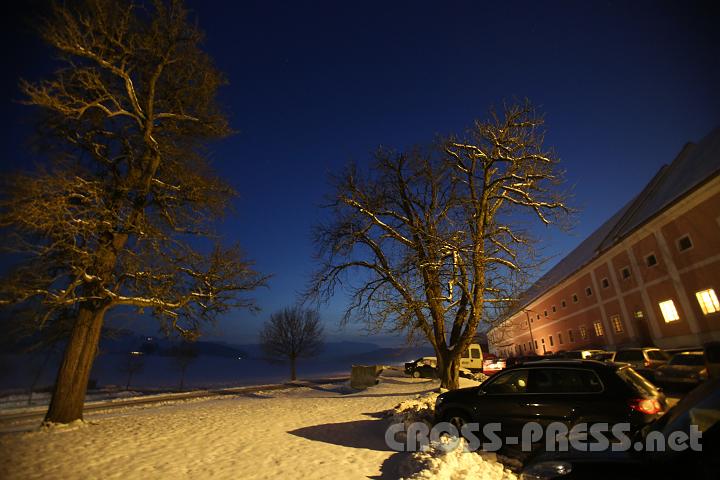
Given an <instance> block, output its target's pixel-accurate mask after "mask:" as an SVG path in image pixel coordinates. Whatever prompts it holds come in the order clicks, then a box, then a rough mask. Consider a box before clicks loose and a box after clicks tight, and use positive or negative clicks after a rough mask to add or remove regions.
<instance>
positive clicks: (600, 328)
mask: <svg viewBox="0 0 720 480" xmlns="http://www.w3.org/2000/svg"><path fill="white" fill-rule="evenodd" d="M593 326H594V327H595V336H596V337H602V336H603V335H604V334H605V331H604V330H603V326H602V323H600V322H595V323H594V324H593Z"/></svg>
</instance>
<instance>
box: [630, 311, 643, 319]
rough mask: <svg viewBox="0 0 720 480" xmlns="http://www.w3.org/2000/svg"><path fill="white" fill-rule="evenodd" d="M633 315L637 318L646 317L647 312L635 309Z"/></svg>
mask: <svg viewBox="0 0 720 480" xmlns="http://www.w3.org/2000/svg"><path fill="white" fill-rule="evenodd" d="M633 317H635V318H645V314H644V313H643V311H642V310H635V311H634V312H633Z"/></svg>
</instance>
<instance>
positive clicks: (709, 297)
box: [695, 288, 720, 315]
mask: <svg viewBox="0 0 720 480" xmlns="http://www.w3.org/2000/svg"><path fill="white" fill-rule="evenodd" d="M695 296H696V297H697V301H698V303H699V304H700V308H702V312H703V315H707V314H708V313H715V312H718V311H720V303H718V297H717V295H715V290H713V289H712V288H708V289H707V290H703V291H700V292H696V293H695Z"/></svg>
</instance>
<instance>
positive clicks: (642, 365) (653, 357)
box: [613, 347, 670, 381]
mask: <svg viewBox="0 0 720 480" xmlns="http://www.w3.org/2000/svg"><path fill="white" fill-rule="evenodd" d="M668 360H670V356H669V355H668V354H667V353H665V352H664V351H663V350H660V349H659V348H650V347H647V348H625V349H621V350H618V351H617V353H615V357H614V360H613V361H615V362H618V363H627V364H629V365H630V366H632V367H633V368H634V369H635V371H637V372H638V373H639V374H640V375H642V376H644V377H645V378H647V379H648V380H650V381H652V380H654V379H655V369H657V368H658V367H659V366H661V365H665V364H666V363H667V362H668Z"/></svg>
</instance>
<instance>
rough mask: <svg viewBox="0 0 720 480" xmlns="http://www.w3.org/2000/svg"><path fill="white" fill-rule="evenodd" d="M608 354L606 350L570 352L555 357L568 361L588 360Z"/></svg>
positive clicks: (560, 353) (559, 353)
mask: <svg viewBox="0 0 720 480" xmlns="http://www.w3.org/2000/svg"><path fill="white" fill-rule="evenodd" d="M601 353H606V352H605V350H570V351H567V352H558V353H557V354H556V355H555V356H556V357H557V358H563V359H568V360H587V359H589V358H591V357H592V356H593V355H597V354H601Z"/></svg>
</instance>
